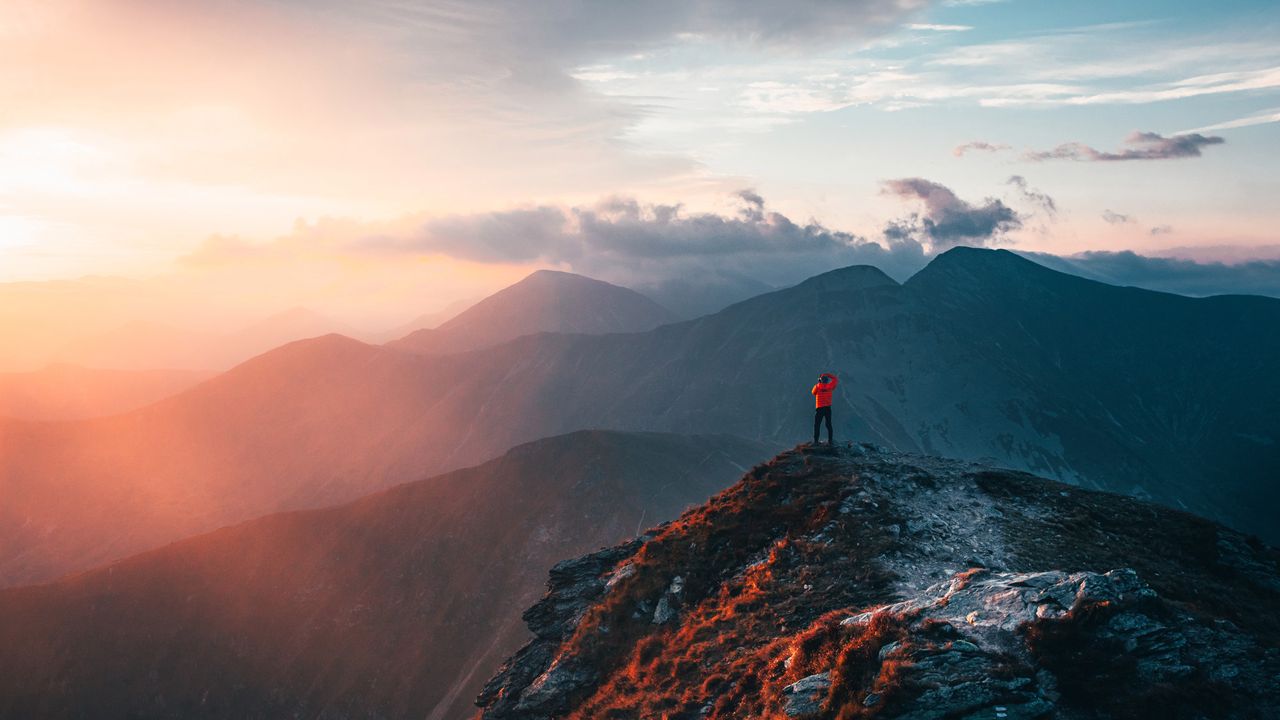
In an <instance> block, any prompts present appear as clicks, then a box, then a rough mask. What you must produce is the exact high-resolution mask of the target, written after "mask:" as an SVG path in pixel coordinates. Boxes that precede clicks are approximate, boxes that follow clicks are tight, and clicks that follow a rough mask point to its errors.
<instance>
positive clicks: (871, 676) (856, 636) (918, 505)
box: [479, 445, 1280, 720]
mask: <svg viewBox="0 0 1280 720" xmlns="http://www.w3.org/2000/svg"><path fill="white" fill-rule="evenodd" d="M1278 562H1280V553H1277V551H1276V550H1274V549H1270V548H1265V547H1263V546H1262V545H1261V544H1258V543H1257V542H1256V541H1255V540H1250V539H1248V538H1246V537H1244V536H1242V535H1240V534H1239V533H1237V532H1234V531H1232V530H1228V529H1226V528H1224V527H1222V526H1219V525H1215V524H1213V523H1211V522H1208V521H1206V520H1202V519H1199V518H1196V517H1194V516H1192V515H1189V514H1186V513H1181V512H1178V511H1173V510H1167V509H1163V508H1160V507H1158V506H1155V505H1151V504H1147V503H1143V502H1140V501H1137V500H1133V499H1129V498H1125V497H1122V496H1117V495H1111V494H1105V493H1096V492H1091V491H1084V490H1080V489H1078V488H1072V487H1070V486H1067V485H1062V484H1059V483H1056V482H1053V481H1049V480H1043V479H1040V478H1036V477H1034V476H1030V475H1027V474H1024V473H1018V472H1012V471H1006V470H997V469H993V468H992V467H990V466H985V465H977V464H970V463H964V462H957V461H948V460H941V459H938V458H933V457H926V456H913V455H902V454H897V453H889V452H884V451H881V450H880V449H878V448H875V447H873V446H869V445H867V446H857V447H851V448H841V449H840V450H838V451H832V450H827V449H823V450H816V451H815V450H809V449H800V450H797V451H792V452H788V453H784V454H783V455H781V456H779V457H778V458H776V459H774V460H773V461H771V462H770V463H768V464H766V465H762V466H759V467H757V468H755V469H754V470H752V472H750V473H749V474H748V475H747V476H745V477H744V478H743V480H742V481H741V482H739V483H738V484H737V485H735V486H733V487H731V488H729V489H727V490H725V491H724V492H723V493H721V494H720V495H718V496H716V497H715V498H713V499H712V500H711V501H709V502H708V503H707V504H706V505H704V506H703V507H700V508H696V509H694V510H691V511H689V512H687V513H686V514H685V515H683V516H682V517H681V518H680V519H679V520H677V521H675V522H673V523H669V524H667V525H663V526H660V527H658V528H655V529H654V530H652V531H650V533H649V534H647V535H646V536H645V537H644V538H642V539H640V540H636V541H632V542H630V543H626V544H623V545H620V546H617V547H615V548H611V549H608V550H604V551H601V552H599V553H596V554H593V555H588V556H585V557H582V558H579V559H577V560H573V561H566V562H564V563H561V564H560V565H558V566H557V568H556V569H555V570H553V571H552V573H551V582H550V585H549V592H548V594H547V595H546V597H545V598H544V599H543V600H542V601H540V602H539V603H537V604H535V605H534V606H533V607H532V608H531V609H530V610H528V611H527V612H526V613H525V619H526V621H527V622H528V624H529V627H530V630H532V631H533V633H534V635H535V639H534V640H533V641H531V642H530V643H529V644H528V645H527V646H526V647H525V648H523V649H522V650H521V651H520V652H519V653H517V654H516V655H515V656H513V657H512V658H511V659H510V660H509V661H508V663H507V664H506V665H505V666H504V667H503V669H502V671H501V672H499V673H498V675H497V676H495V677H494V678H493V680H491V681H490V683H489V684H488V685H486V687H485V690H484V691H483V692H482V694H481V695H480V699H479V703H480V704H481V706H482V707H483V711H482V717H484V718H486V719H487V720H517V719H519V720H534V719H542V718H552V717H557V718H599V717H609V718H619V719H621V718H637V719H638V718H651V717H667V718H709V719H710V720H715V719H717V718H740V717H789V716H790V717H807V718H857V717H871V716H884V717H912V718H943V717H966V718H980V717H1014V718H1036V717H1050V716H1052V717H1064V718H1143V717H1168V718H1193V717H1224V718H1250V717H1263V716H1264V715H1265V714H1266V713H1268V712H1270V711H1271V710H1273V709H1274V708H1275V707H1276V706H1277V703H1280V680H1277V678H1280V621H1278V620H1277V615H1276V613H1275V609H1276V608H1277V607H1280V569H1278V567H1277V563H1278Z"/></svg>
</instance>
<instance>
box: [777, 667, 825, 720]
mask: <svg viewBox="0 0 1280 720" xmlns="http://www.w3.org/2000/svg"><path fill="white" fill-rule="evenodd" d="M830 689H831V673H830V672H824V673H818V674H816V675H810V676H808V677H806V678H801V679H800V680H797V681H796V682H793V683H791V684H790V685H788V686H786V687H784V688H782V695H783V697H784V698H785V701H786V706H785V707H784V708H783V709H784V710H785V712H786V713H787V715H788V716H789V717H797V716H801V715H813V714H814V713H817V712H820V711H821V710H822V701H823V700H824V699H825V697H826V693H827V690H830Z"/></svg>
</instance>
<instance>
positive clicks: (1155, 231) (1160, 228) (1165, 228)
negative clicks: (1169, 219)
mask: <svg viewBox="0 0 1280 720" xmlns="http://www.w3.org/2000/svg"><path fill="white" fill-rule="evenodd" d="M1172 232H1173V227H1172V226H1170V225H1157V226H1155V227H1153V228H1151V234H1152V235H1168V234H1169V233H1172Z"/></svg>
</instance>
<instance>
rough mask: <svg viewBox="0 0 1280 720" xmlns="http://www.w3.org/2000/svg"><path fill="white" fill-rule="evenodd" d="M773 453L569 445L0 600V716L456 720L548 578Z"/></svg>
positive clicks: (657, 438) (513, 455)
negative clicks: (567, 561)
mask: <svg viewBox="0 0 1280 720" xmlns="http://www.w3.org/2000/svg"><path fill="white" fill-rule="evenodd" d="M771 452H772V450H769V449H766V448H764V447H763V446H762V445H760V444H759V443H753V442H749V441H742V440H737V439H733V438H727V437H711V436H699V437H680V436H674V435H663V434H655V433H639V434H629V433H612V432H579V433H574V434H571V435H566V436H560V437H555V438H548V439H545V440H540V441H538V442H535V443H531V444H528V445H522V446H520V447H517V448H514V449H512V450H511V451H510V452H508V453H507V454H505V455H504V456H502V457H501V458H498V459H496V460H493V461H490V462H488V463H485V464H483V465H481V466H479V467H474V468H469V469H465V470H459V471H456V472H453V473H449V474H447V475H441V476H438V477H434V478H431V479H428V480H422V481H419V482H414V483H410V484H407V485H402V486H400V487H396V488H393V489H391V490H388V491H385V492H382V493H380V494H377V495H373V496H370V497H366V498H363V499H361V500H358V501H356V502H353V503H350V504H347V505H342V506H339V507H333V508H327V509H323V510H314V511H307V512H296V513H288V514H282V515H272V516H269V517H266V518H262V519H258V520H254V521H251V522H248V523H245V524H243V525H239V526H236V527H231V528H225V529H222V530H219V531H217V532H214V533H210V534H208V535H202V536H199V537H195V538H192V539H189V540H185V541H182V542H179V543H175V544H173V545H169V546H167V547H165V548H162V549H159V550H155V551H152V552H149V553H146V554H143V555H139V556H135V557H132V558H130V559H127V560H123V561H120V562H117V563H115V564H113V565H111V566H109V567H106V568H101V569H98V570H94V571H92V572H88V573H85V574H82V575H78V576H74V577H70V578H67V579H64V580H62V581H59V582H57V583H54V584H50V585H43V586H37V587H29V588H17V589H9V590H4V591H0V617H2V618H4V621H3V622H0V717H5V718H37V717H38V718H80V717H92V718H227V719H229V720H230V719H232V718H234V719H236V720H243V719H246V718H281V717H325V718H335V719H336V718H386V717H415V718H424V717H429V718H433V719H436V720H443V719H448V718H463V717H467V716H469V715H471V714H473V713H474V708H473V707H472V704H471V702H472V698H474V697H475V694H476V693H477V692H478V691H479V689H480V686H481V684H482V683H483V682H484V680H485V678H487V677H488V676H489V675H490V674H492V673H493V672H494V671H495V670H496V669H497V667H498V665H499V664H500V662H501V661H502V658H504V657H505V656H507V655H508V654H510V653H511V652H513V651H515V650H516V649H517V648H518V647H519V646H520V645H521V644H522V643H523V642H525V640H527V638H528V635H527V634H526V633H525V632H524V628H523V626H522V623H520V622H519V613H520V610H521V609H522V608H523V607H524V606H526V605H528V604H529V603H531V602H533V601H534V600H535V599H536V598H537V597H538V595H539V594H540V592H541V587H542V581H543V579H544V578H545V576H546V572H547V571H548V569H549V568H550V567H551V566H552V564H553V563H554V562H555V561H557V560H559V559H560V558H563V557H567V556H571V555H575V554H579V553H582V552H585V551H589V550H592V549H595V548H599V547H601V546H603V545H609V544H612V543H616V542H618V541H620V540H622V539H625V538H628V537H631V536H632V535H633V534H634V533H636V532H638V531H639V529H640V528H643V527H646V526H647V525H648V524H651V523H653V522H655V521H661V520H666V519H670V518H674V517H675V516H676V515H677V514H679V513H680V512H681V510H683V509H685V508H686V507H688V506H689V505H691V504H696V503H699V502H702V501H703V500H705V499H706V498H707V497H709V496H710V495H712V494H714V493H715V492H718V491H719V490H721V489H722V488H724V487H725V486H727V485H728V484H730V483H731V482H733V480H734V478H736V477H738V476H740V475H741V473H742V472H743V470H744V468H745V467H749V466H750V465H752V464H753V463H755V462H757V461H759V460H760V459H761V458H763V457H767V456H768V455H769V454H770V453H771Z"/></svg>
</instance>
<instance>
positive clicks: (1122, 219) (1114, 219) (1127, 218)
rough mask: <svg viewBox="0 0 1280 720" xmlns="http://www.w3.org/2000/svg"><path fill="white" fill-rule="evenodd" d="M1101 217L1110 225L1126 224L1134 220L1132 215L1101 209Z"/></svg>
mask: <svg viewBox="0 0 1280 720" xmlns="http://www.w3.org/2000/svg"><path fill="white" fill-rule="evenodd" d="M1102 219H1103V220H1104V221H1105V222H1107V223H1109V224H1111V225H1127V224H1129V223H1132V222H1134V219H1133V216H1132V215H1125V214H1123V213H1118V212H1115V211H1112V210H1103V211H1102Z"/></svg>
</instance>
